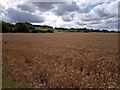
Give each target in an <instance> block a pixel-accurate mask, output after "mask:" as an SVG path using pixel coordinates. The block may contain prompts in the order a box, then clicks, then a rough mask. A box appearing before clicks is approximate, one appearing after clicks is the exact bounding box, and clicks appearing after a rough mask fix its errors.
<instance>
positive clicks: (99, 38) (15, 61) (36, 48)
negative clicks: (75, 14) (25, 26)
mask: <svg viewBox="0 0 120 90" xmlns="http://www.w3.org/2000/svg"><path fill="white" fill-rule="evenodd" d="M2 38H3V41H2V50H3V51H2V53H3V55H2V58H3V61H2V62H3V64H2V77H3V81H2V85H3V88H15V87H21V88H28V87H30V88H48V87H50V88H56V87H58V88H70V87H71V88H76V87H78V88H88V87H94V88H98V87H101V88H108V87H111V88H115V87H118V85H119V84H118V83H119V82H118V63H117V60H118V58H117V57H118V34H117V33H63V32H60V33H34V34H33V33H29V34H27V33H4V34H3V36H2Z"/></svg>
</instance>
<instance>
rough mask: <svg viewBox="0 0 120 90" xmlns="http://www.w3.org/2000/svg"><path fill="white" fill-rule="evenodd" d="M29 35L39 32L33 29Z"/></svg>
mask: <svg viewBox="0 0 120 90" xmlns="http://www.w3.org/2000/svg"><path fill="white" fill-rule="evenodd" d="M31 33H39V31H38V30H37V29H33V30H32V31H31Z"/></svg>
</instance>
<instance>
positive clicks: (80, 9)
mask: <svg viewBox="0 0 120 90" xmlns="http://www.w3.org/2000/svg"><path fill="white" fill-rule="evenodd" d="M89 12H90V8H89V7H80V8H79V10H78V13H89Z"/></svg>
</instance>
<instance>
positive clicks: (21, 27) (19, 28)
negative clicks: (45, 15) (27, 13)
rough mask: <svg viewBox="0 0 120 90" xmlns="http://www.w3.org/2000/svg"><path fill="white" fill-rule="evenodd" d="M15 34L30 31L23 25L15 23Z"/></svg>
mask: <svg viewBox="0 0 120 90" xmlns="http://www.w3.org/2000/svg"><path fill="white" fill-rule="evenodd" d="M15 26H16V32H26V33H27V32H29V31H30V29H29V27H28V26H27V25H26V24H25V23H16V25H15Z"/></svg>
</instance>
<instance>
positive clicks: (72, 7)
mask: <svg viewBox="0 0 120 90" xmlns="http://www.w3.org/2000/svg"><path fill="white" fill-rule="evenodd" d="M56 7H57V9H56V10H55V11H54V12H55V14H57V15H64V14H67V13H69V12H73V11H77V10H78V9H79V7H78V6H77V4H76V2H72V3H67V2H66V3H61V4H57V5H56Z"/></svg>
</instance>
